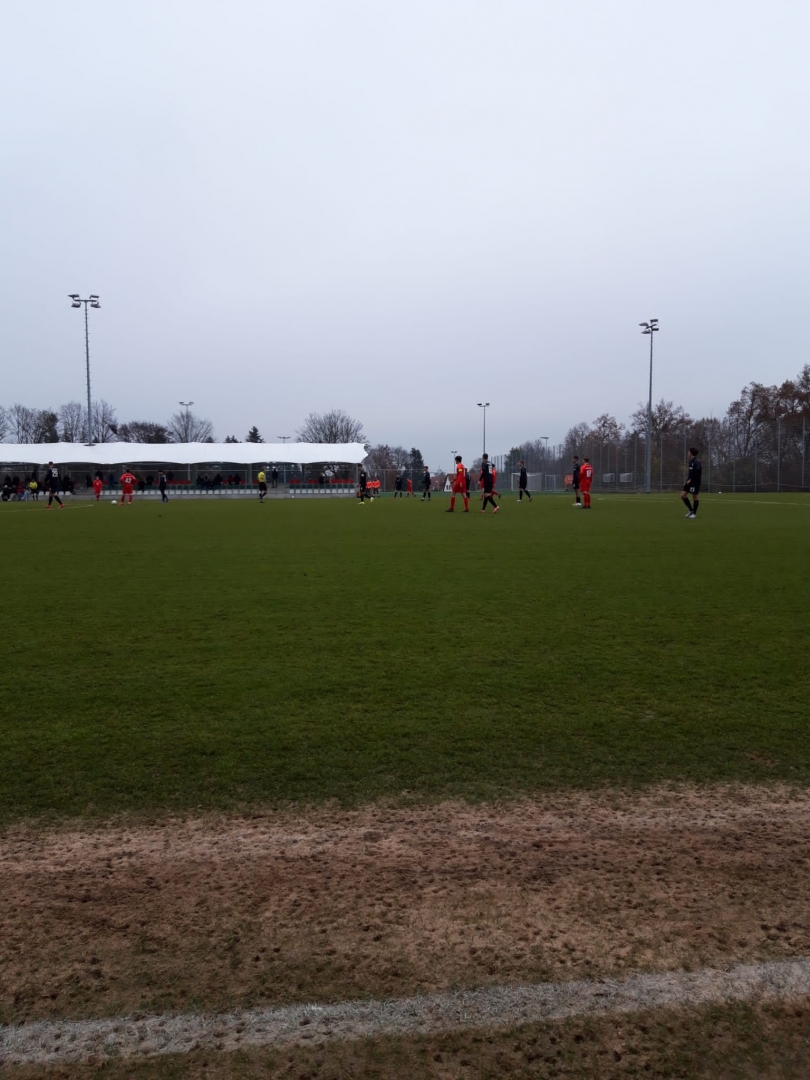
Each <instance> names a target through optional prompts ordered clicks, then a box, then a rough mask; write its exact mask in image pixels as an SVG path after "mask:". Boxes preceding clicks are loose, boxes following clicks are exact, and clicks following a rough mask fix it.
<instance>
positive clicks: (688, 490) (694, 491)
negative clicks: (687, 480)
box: [683, 484, 700, 498]
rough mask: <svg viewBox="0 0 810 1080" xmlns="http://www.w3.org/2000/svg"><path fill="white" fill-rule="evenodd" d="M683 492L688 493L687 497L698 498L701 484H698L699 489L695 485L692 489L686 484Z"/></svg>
mask: <svg viewBox="0 0 810 1080" xmlns="http://www.w3.org/2000/svg"><path fill="white" fill-rule="evenodd" d="M683 490H684V491H685V492H686V494H687V495H694V497H695V498H697V497H698V495H699V494H700V484H698V485H697V487H695V485H694V484H693V485H692V486H691V487H690V486H689V484H684V485H683Z"/></svg>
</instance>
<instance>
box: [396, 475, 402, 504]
mask: <svg viewBox="0 0 810 1080" xmlns="http://www.w3.org/2000/svg"><path fill="white" fill-rule="evenodd" d="M397 495H399V497H400V499H401V498H402V477H401V476H400V475H399V473H397V478H396V480H395V481H394V498H396V497H397Z"/></svg>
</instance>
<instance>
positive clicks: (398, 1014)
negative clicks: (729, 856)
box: [0, 957, 810, 1065]
mask: <svg viewBox="0 0 810 1080" xmlns="http://www.w3.org/2000/svg"><path fill="white" fill-rule="evenodd" d="M807 996H810V959H806V958H804V957H799V958H796V959H793V960H782V961H773V962H763V963H753V964H740V965H738V966H736V967H733V968H729V969H728V970H719V969H714V968H704V969H702V970H700V971H691V972H686V971H673V972H659V973H656V974H648V975H644V974H637V975H630V976H628V977H626V978H623V979H613V978H604V979H593V980H588V981H580V982H562V983H538V984H536V985H533V986H496V987H488V988H482V989H480V990H466V991H460V992H458V993H445V994H430V995H426V996H423V997H412V998H398V999H392V1000H389V1001H373V1000H371V1001H348V1002H342V1003H340V1004H336V1005H290V1006H285V1007H283V1008H265V1009H250V1010H238V1011H234V1012H231V1013H220V1014H211V1013H208V1014H206V1013H192V1014H187V1015H177V1016H172V1015H166V1016H151V1017H146V1018H137V1019H135V1018H132V1017H117V1018H115V1017H114V1018H111V1019H105V1020H65V1021H51V1020H43V1021H39V1022H35V1023H27V1024H20V1025H9V1026H6V1027H0V1064H8V1065H28V1064H60V1063H70V1062H79V1061H83V1060H85V1059H87V1058H90V1057H92V1058H94V1059H95V1060H96V1061H98V1060H102V1059H107V1058H122V1057H124V1058H137V1057H153V1056H155V1055H159V1054H182V1053H187V1052H189V1051H191V1050H199V1049H204V1050H224V1051H230V1050H239V1049H244V1048H245V1047H251V1046H276V1047H289V1046H296V1045H298V1046H312V1045H315V1044H319V1043H325V1042H329V1041H333V1040H336V1039H342V1040H347V1039H361V1038H362V1039H364V1038H379V1037H381V1036H386V1035H405V1036H407V1035H428V1034H435V1033H438V1032H453V1031H466V1030H471V1029H499V1028H500V1029H504V1028H514V1027H518V1026H520V1025H522V1024H528V1023H537V1022H543V1021H553V1020H562V1019H566V1018H569V1017H580V1016H600V1015H610V1014H612V1013H628V1012H640V1011H643V1010H649V1009H661V1008H673V1007H684V1006H687V1007H690V1006H691V1007H695V1006H700V1005H712V1004H723V1003H726V1002H740V1001H752V1000H755V1001H776V1000H784V999H787V998H798V997H807Z"/></svg>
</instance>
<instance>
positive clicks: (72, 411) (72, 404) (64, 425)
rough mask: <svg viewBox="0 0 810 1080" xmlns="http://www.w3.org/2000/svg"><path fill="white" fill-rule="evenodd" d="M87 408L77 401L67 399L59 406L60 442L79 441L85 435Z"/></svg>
mask: <svg viewBox="0 0 810 1080" xmlns="http://www.w3.org/2000/svg"><path fill="white" fill-rule="evenodd" d="M86 412H87V410H86V409H84V408H83V406H82V405H81V404H80V403H79V402H78V401H69V402H68V403H67V404H66V405H61V406H60V408H59V436H60V438H61V440H62V442H71V443H75V442H81V441H82V439H84V438H86V437H87V423H86V420H85V416H86Z"/></svg>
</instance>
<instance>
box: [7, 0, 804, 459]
mask: <svg viewBox="0 0 810 1080" xmlns="http://www.w3.org/2000/svg"><path fill="white" fill-rule="evenodd" d="M2 26H3V34H2V43H0V95H2V101H3V103H4V108H3V113H2V129H1V130H0V136H1V139H0V161H1V163H2V174H1V177H0V185H1V187H0V192H1V193H2V213H3V222H2V233H1V234H0V235H2V248H3V254H4V258H3V259H2V271H0V272H2V289H0V345H1V347H2V354H3V357H4V363H3V378H2V389H0V401H2V403H3V404H6V405H10V404H12V403H13V402H14V401H18V400H19V401H23V402H24V403H26V404H29V405H41V406H44V405H54V406H56V405H58V404H60V403H61V402H63V401H66V400H69V399H71V398H74V399H78V400H81V398H82V394H83V387H84V342H83V327H82V325H81V323H82V313H81V312H78V311H74V310H72V309H71V308H70V304H69V301H68V299H67V293H69V292H74V291H77V290H78V291H80V292H81V293H82V295H83V296H86V295H87V294H88V293H90V292H97V293H100V294H101V298H102V305H103V307H102V309H101V310H100V311H97V312H91V320H92V325H91V347H92V358H93V387H94V395H95V394H97V395H99V396H103V397H105V398H107V400H109V401H110V402H111V403H112V404H114V405H115V406H116V408H117V410H118V415H119V418H120V419H122V420H126V419H158V420H160V419H165V418H166V417H168V415H169V414H170V413H171V412H173V411H174V410H175V409H176V402H177V401H178V400H179V399H181V398H184V399H188V398H190V399H193V400H194V401H195V407H194V408H195V411H197V412H199V413H200V414H202V415H204V416H207V417H210V418H211V419H212V420H213V422H214V427H215V431H216V435H217V437H218V438H224V436H225V435H227V434H236V435H237V436H238V437H240V438H243V437H244V435H245V433H246V431H247V429H248V427H249V426H250V425H251V424H254V423H255V424H258V426H259V428H260V430H261V431H262V433H263V434H264V435H265V438H267V439H268V440H274V439H275V436H277V435H280V434H292V433H293V432H294V431H295V429H296V427H298V426H299V425H300V423H301V422H302V420H303V418H304V416H305V415H306V414H307V413H308V412H309V411H311V410H315V411H321V410H323V409H327V408H331V407H342V408H344V409H346V410H347V411H348V412H350V413H352V414H353V415H356V416H357V417H359V418H360V419H362V420H363V422H364V425H365V430H366V434H367V436H368V437H369V439H371V441H373V442H379V441H386V442H391V443H402V444H405V445H407V446H411V445H416V446H419V447H420V448H421V449H422V450H423V452H424V454H425V456H426V459H427V460H428V462H429V463H430V464H431V465H432V466H434V467H437V466H439V465H441V464H444V463H445V459H446V458H448V457H449V451H450V450H451V449H459V450H461V451H462V452H463V453H464V454H466V455H469V456H473V454H475V453H477V452H478V451H479V450H480V420H481V417H480V410H479V409H478V408H477V407H476V402H477V401H481V400H489V401H491V402H492V408H491V410H489V416H488V439H487V442H488V448H489V449H490V450H491V451H493V452H502V451H505V450H507V449H508V448H509V446H510V445H512V444H514V443H516V442H519V441H521V440H523V439H526V438H533V437H537V436H540V435H548V436H550V438H551V441H552V442H556V441H557V440H559V439H561V438H562V436H563V435H564V433H565V431H566V430H567V428H568V427H569V426H570V425H571V424H573V423H575V422H577V421H580V420H592V419H593V418H594V417H595V416H596V415H597V414H599V413H600V412H603V411H609V412H613V413H615V414H616V415H617V416H618V417H619V419H620V420H626V419H627V417H628V414H629V413H630V412H631V411H632V409H633V408H634V407H635V406H636V404H637V402H638V401H640V400H641V399H642V398H644V397H645V387H646V375H647V368H646V364H647V339H646V338H643V337H641V336H640V334H639V333H638V326H637V323H638V322H639V321H640V320H642V319H647V318H649V317H651V316H655V317H657V318H659V319H660V321H661V333H660V334H658V335H657V337H656V343H655V344H656V357H657V363H656V381H655V396H656V397H659V396H661V395H663V396H665V397H668V398H674V399H675V400H676V401H678V402H680V403H681V404H683V405H684V406H685V407H686V408H687V409H688V410H689V411H690V412H691V413H692V414H693V415H703V414H708V413H710V412H712V411H713V412H715V413H718V412H722V411H723V410H724V409H725V406H726V405H727V403H728V402H729V401H730V400H731V398H732V397H733V396H735V395H736V393H737V391H738V390H739V388H740V387H741V386H742V385H743V384H744V383H746V382H748V381H749V380H751V379H758V380H762V381H766V382H774V381H781V380H782V379H784V378H786V377H789V376H791V375H793V374H795V373H796V372H797V371H798V370H799V368H800V367H801V365H802V364H803V363H805V362H807V361H808V360H809V359H810V349H808V338H810V327H808V324H807V320H806V319H805V318H804V313H805V307H806V304H805V302H804V300H805V295H806V290H807V281H808V269H810V268H809V267H808V191H810V175H808V174H809V173H810V142H809V141H808V137H807V136H808V102H810V75H808V72H809V71H810V65H808V62H807V57H808V45H809V44H810V34H809V33H808V31H810V7H809V6H808V5H807V4H806V3H804V2H799V0H796V2H785V0H768V2H767V3H765V2H764V0H756V2H746V0H742V2H739V0H736V2H734V3H731V2H726V0H723V2H718V0H680V2H678V3H674V2H669V3H659V2H656V0H643V2H639V0H616V2H615V3H607V2H604V0H603V2H585V0H554V2H551V3H548V2H547V3H543V2H541V0H526V2H523V0H497V2H495V0H488V2H478V0H400V2H397V0H354V2H348V0H295V2H292V0H289V2H284V3H273V2H270V0H263V2H246V0H229V2H228V3H225V2H224V0H221V2H217V3H214V2H210V0H129V2H126V0H115V2H110V0H103V2H92V0H91V2H84V3H82V4H77V5H74V4H64V3H56V2H50V0H6V2H5V3H4V5H3V24H2Z"/></svg>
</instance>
